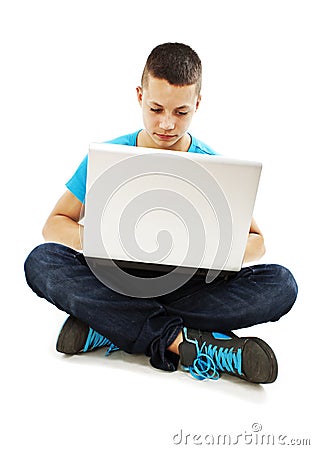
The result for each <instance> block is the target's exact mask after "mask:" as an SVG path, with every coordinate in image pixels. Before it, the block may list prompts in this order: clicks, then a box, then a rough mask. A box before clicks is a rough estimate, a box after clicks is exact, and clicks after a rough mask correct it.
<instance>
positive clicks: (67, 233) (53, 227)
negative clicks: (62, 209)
mask: <svg viewBox="0 0 314 450" xmlns="http://www.w3.org/2000/svg"><path fill="white" fill-rule="evenodd" d="M83 230H84V227H83V226H82V225H79V224H78V223H77V222H75V221H74V220H72V219H70V218H69V217H66V216H63V215H55V216H52V217H49V218H48V220H47V222H46V224H45V226H44V228H43V236H44V239H45V240H46V241H53V242H59V243H60V244H64V245H67V246H68V247H71V248H74V249H76V250H82V240H83Z"/></svg>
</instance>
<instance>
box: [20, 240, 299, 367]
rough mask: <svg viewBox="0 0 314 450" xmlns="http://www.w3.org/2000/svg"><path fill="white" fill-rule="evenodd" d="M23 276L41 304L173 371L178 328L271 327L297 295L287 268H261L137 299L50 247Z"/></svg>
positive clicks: (76, 257) (71, 254)
mask: <svg viewBox="0 0 314 450" xmlns="http://www.w3.org/2000/svg"><path fill="white" fill-rule="evenodd" d="M25 275H26V280H27V282H28V284H29V286H30V287H31V289H32V290H33V291H34V292H35V293H36V294H37V295H38V296H39V297H43V298H45V299H46V300H48V301H49V302H50V303H52V304H53V305H55V306H56V307H57V308H59V309H61V310H63V311H65V312H66V313H68V314H70V315H72V316H75V317H77V318H78V319H80V320H82V321H83V322H85V323H87V324H88V325H89V326H90V327H92V328H93V329H94V330H96V331H97V332H99V333H100V334H102V335H103V336H105V337H107V338H108V339H109V340H110V341H111V342H113V343H114V344H115V345H117V346H118V347H119V348H120V349H122V350H124V351H125V352H128V353H143V354H146V355H147V356H150V362H151V364H152V365H153V366H154V367H157V368H160V369H163V370H169V371H173V370H176V368H177V365H178V362H179V357H178V356H177V355H175V354H174V353H171V352H169V351H168V350H167V347H168V346H169V345H170V344H171V343H172V342H173V340H174V339H175V337H176V336H177V335H178V333H179V331H180V330H181V329H182V327H183V326H187V327H190V328H197V329H202V330H211V331H223V330H225V331H226V330H235V329H239V328H244V327H248V326H251V325H255V324H258V323H263V322H268V321H276V320H278V319H279V318H280V317H281V316H282V315H284V314H286V313H287V312H288V311H289V310H290V309H291V307H292V306H293V304H294V302H295V299H296V296H297V290H298V288H297V284H296V282H295V280H294V278H293V276H292V274H291V273H290V272H289V270H288V269H286V268H285V267H282V266H279V265H275V264H260V265H255V266H250V267H246V268H243V269H242V270H241V271H240V272H238V273H237V274H236V275H233V276H230V277H229V278H227V279H225V278H216V279H215V280H214V281H213V282H212V283H209V284H208V283H205V279H203V278H201V277H199V276H194V277H192V278H191V279H190V280H189V281H188V282H187V283H186V284H185V285H183V286H181V287H180V288H178V289H177V290H176V291H174V292H171V293H169V294H166V295H164V296H161V297H158V298H148V299H145V298H139V299H137V298H133V297H127V296H125V295H122V294H119V293H117V292H114V291H113V290H111V289H109V288H108V287H106V286H105V285H104V284H102V283H101V282H100V281H99V280H98V279H97V278H96V277H95V276H94V275H93V273H92V272H91V270H90V269H89V267H88V266H87V264H86V263H85V262H84V258H83V257H82V254H81V253H79V252H77V251H75V250H73V249H71V248H68V247H66V246H64V245H61V244H56V243H46V244H42V245H39V246H38V247H36V248H35V249H34V250H33V251H32V252H31V253H30V255H29V256H28V258H27V259H26V261H25ZM138 275H139V276H141V274H140V272H139V273H138ZM143 276H144V274H143Z"/></svg>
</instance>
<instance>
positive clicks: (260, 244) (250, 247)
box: [243, 219, 266, 263]
mask: <svg viewBox="0 0 314 450" xmlns="http://www.w3.org/2000/svg"><path fill="white" fill-rule="evenodd" d="M265 251H266V249H265V245H264V237H263V235H262V232H261V230H260V229H259V228H258V226H257V223H256V222H255V220H254V219H252V222H251V228H250V232H249V237H248V241H247V245H246V250H245V253H244V260H243V262H245V263H247V262H251V261H256V260H257V259H260V258H261V257H262V256H263V255H264V254H265Z"/></svg>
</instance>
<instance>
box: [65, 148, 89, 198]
mask: <svg viewBox="0 0 314 450" xmlns="http://www.w3.org/2000/svg"><path fill="white" fill-rule="evenodd" d="M87 159H88V155H86V156H85V158H84V159H83V161H82V162H81V164H80V165H79V166H78V168H77V169H76V172H75V173H74V175H73V176H72V177H71V178H70V179H69V181H68V182H67V183H66V184H65V185H66V187H67V188H68V189H69V191H70V192H72V194H73V195H75V197H76V198H78V199H79V200H80V201H81V202H82V203H84V201H85V195H86V177H87Z"/></svg>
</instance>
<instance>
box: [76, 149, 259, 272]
mask: <svg viewBox="0 0 314 450" xmlns="http://www.w3.org/2000/svg"><path fill="white" fill-rule="evenodd" d="M260 173H261V163H259V162H252V161H242V160H237V159H230V158H225V157H221V156H212V155H206V154H198V153H189V152H177V151H171V150H158V149H151V148H142V147H130V146H124V145H118V144H105V143H101V144H99V143H92V144H91V145H90V148H89V156H88V171H87V190H86V200H85V218H84V239H83V254H84V256H85V257H87V258H89V260H91V259H93V258H94V259H100V260H103V261H104V262H105V261H112V260H114V261H116V262H119V263H120V265H121V267H138V268H144V269H145V268H147V269H154V270H161V271H167V270H168V269H170V270H171V269H172V268H173V267H182V268H190V269H195V268H197V269H198V270H208V269H210V270H214V271H222V270H224V271H239V270H240V269H241V267H242V261H243V257H244V252H245V248H246V243H247V237H248V233H249V228H250V223H251V218H252V213H253V209H254V203H255V198H256V193H257V189H258V183H259V178H260Z"/></svg>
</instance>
